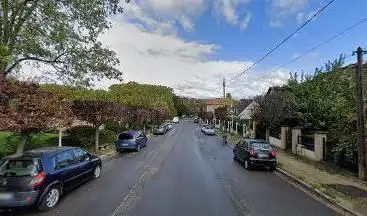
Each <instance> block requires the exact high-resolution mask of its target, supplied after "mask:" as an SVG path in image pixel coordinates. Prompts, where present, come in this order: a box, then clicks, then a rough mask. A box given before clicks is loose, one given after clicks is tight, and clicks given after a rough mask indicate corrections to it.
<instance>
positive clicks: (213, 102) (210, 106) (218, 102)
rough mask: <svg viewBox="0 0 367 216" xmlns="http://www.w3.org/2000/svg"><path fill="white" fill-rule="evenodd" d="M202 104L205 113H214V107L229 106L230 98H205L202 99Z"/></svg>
mask: <svg viewBox="0 0 367 216" xmlns="http://www.w3.org/2000/svg"><path fill="white" fill-rule="evenodd" d="M204 104H205V110H206V112H207V113H214V110H215V109H216V108H219V107H224V106H231V100H229V99H228V98H216V99H207V100H204Z"/></svg>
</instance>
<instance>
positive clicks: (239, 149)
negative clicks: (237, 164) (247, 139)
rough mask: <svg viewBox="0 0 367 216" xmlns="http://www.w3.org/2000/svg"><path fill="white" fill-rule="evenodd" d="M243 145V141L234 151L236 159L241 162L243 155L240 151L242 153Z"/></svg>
mask: <svg viewBox="0 0 367 216" xmlns="http://www.w3.org/2000/svg"><path fill="white" fill-rule="evenodd" d="M242 145H243V140H241V141H239V142H238V143H237V145H236V147H235V148H234V149H233V154H234V155H235V156H236V158H238V159H239V160H241V158H240V157H241V155H240V151H241V147H242Z"/></svg>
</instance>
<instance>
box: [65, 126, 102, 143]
mask: <svg viewBox="0 0 367 216" xmlns="http://www.w3.org/2000/svg"><path fill="white" fill-rule="evenodd" d="M66 133H67V135H68V137H65V138H64V139H63V145H68V146H80V147H83V148H86V147H89V146H91V145H93V144H94V142H95V141H94V139H95V129H94V128H93V127H90V126H76V127H73V128H70V129H68V130H67V131H66ZM64 141H65V142H64Z"/></svg>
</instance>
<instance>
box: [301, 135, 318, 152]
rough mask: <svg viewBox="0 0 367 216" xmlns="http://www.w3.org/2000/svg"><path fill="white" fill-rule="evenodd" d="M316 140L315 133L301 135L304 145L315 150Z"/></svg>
mask: <svg viewBox="0 0 367 216" xmlns="http://www.w3.org/2000/svg"><path fill="white" fill-rule="evenodd" d="M314 142H315V140H314V135H313V134H312V135H311V134H302V135H301V144H302V145H303V147H304V148H305V149H307V150H310V151H315V143H314Z"/></svg>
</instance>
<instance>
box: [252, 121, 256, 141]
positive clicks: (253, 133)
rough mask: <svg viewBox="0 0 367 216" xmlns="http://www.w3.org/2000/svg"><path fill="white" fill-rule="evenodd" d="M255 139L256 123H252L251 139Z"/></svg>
mask: <svg viewBox="0 0 367 216" xmlns="http://www.w3.org/2000/svg"><path fill="white" fill-rule="evenodd" d="M255 138H256V121H252V131H251V139H255Z"/></svg>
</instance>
